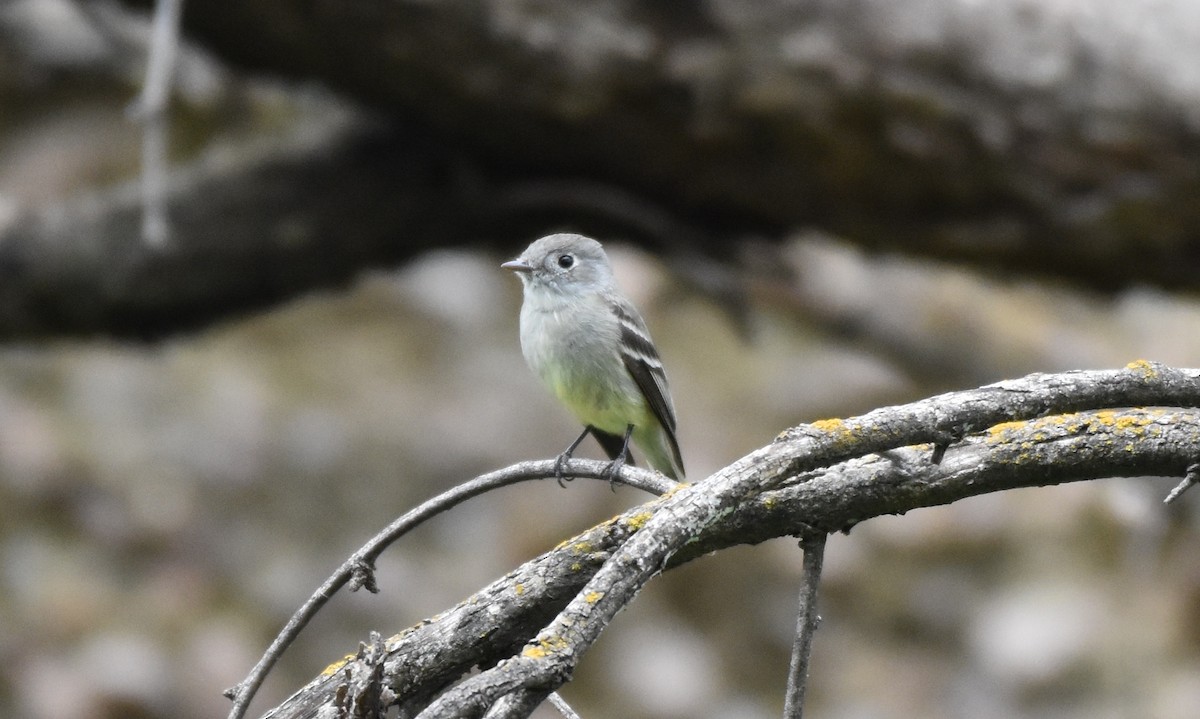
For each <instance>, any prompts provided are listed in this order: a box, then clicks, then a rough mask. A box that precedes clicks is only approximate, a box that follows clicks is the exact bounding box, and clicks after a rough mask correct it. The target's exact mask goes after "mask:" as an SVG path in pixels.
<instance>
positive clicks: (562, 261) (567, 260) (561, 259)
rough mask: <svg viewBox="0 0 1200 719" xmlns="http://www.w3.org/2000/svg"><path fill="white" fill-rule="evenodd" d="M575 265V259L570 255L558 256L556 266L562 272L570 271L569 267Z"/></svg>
mask: <svg viewBox="0 0 1200 719" xmlns="http://www.w3.org/2000/svg"><path fill="white" fill-rule="evenodd" d="M574 264H575V258H574V257H573V256H572V255H559V256H558V266H559V267H561V268H563V269H564V270H569V269H571V265H574Z"/></svg>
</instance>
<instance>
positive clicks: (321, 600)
mask: <svg viewBox="0 0 1200 719" xmlns="http://www.w3.org/2000/svg"><path fill="white" fill-rule="evenodd" d="M607 469H608V463H607V462H600V461H597V460H590V459H572V460H571V461H570V462H568V463H567V465H566V467H565V470H566V473H567V474H568V475H571V476H574V477H579V478H582V479H604V480H607V479H609V478H610V477H609V475H608V474H607V473H606V471H607ZM554 477H555V462H554V460H545V461H537V462H521V463H519V464H514V465H512V466H511V467H506V468H505V469H501V470H498V471H495V472H490V473H488V474H484V475H481V476H479V477H476V478H475V479H472V480H471V481H469V482H464V483H463V484H460V485H458V486H457V487H455V488H453V489H451V490H449V491H447V492H443V493H442V494H439V495H438V496H436V497H434V498H432V499H430V500H427V501H426V502H424V503H423V504H421V505H419V506H417V507H416V508H414V509H412V510H410V511H408V512H407V513H405V514H404V515H403V516H401V517H400V518H398V519H396V520H395V521H394V522H392V523H391V524H390V525H388V526H387V527H386V528H385V529H384V530H383V531H381V532H379V533H378V534H376V535H375V536H374V537H372V538H371V540H370V541H368V542H367V543H366V544H364V545H363V546H362V547H361V548H360V549H359V550H358V551H356V552H355V553H354V554H353V555H351V556H350V558H349V559H347V560H346V561H345V563H343V564H342V566H341V567H339V568H338V570H337V571H336V572H334V573H333V574H332V575H331V576H330V577H329V578H328V579H327V580H325V583H324V584H322V585H321V586H320V587H319V588H318V589H317V590H316V591H315V592H314V593H313V594H312V596H310V597H309V598H308V600H307V601H306V602H305V603H304V604H303V605H302V606H301V607H300V608H299V609H298V610H296V613H295V614H293V615H292V618H291V619H289V620H288V622H287V624H286V625H285V626H284V628H283V629H282V630H281V631H280V632H279V634H278V635H277V636H276V637H275V641H273V642H271V646H270V647H268V648H267V651H266V652H265V653H264V654H263V656H262V658H261V659H259V661H258V663H257V664H256V665H255V666H254V668H253V669H252V670H251V671H250V674H249V675H247V677H246V678H245V679H243V680H242V681H241V683H239V684H237V685H236V686H234V687H231V688H230V689H227V690H226V691H225V696H227V697H229V698H230V699H232V700H233V708H232V709H231V710H230V712H229V719H241V718H242V717H243V716H245V713H246V709H247V708H248V707H249V705H250V701H251V700H252V699H253V698H254V695H255V694H256V693H257V692H258V689H259V687H260V686H262V683H263V680H264V679H266V676H267V674H268V673H269V672H270V671H271V668H272V667H273V666H275V663H276V662H277V661H279V657H280V656H282V655H283V652H284V651H285V650H286V649H287V648H288V647H289V646H290V645H291V643H292V642H293V641H295V640H296V637H297V636H299V634H300V632H301V631H302V630H303V629H304V627H305V626H306V625H307V624H308V623H309V621H311V620H312V618H313V617H314V616H315V615H316V613H317V612H318V611H320V610H321V607H323V606H325V604H326V602H328V601H329V600H330V599H331V598H333V595H334V594H335V593H337V591H338V590H339V589H341V588H342V587H343V586H345V585H346V584H348V583H349V584H351V587H352V589H357V588H359V587H366V588H367V589H368V590H370V591H376V590H375V589H374V584H375V582H374V566H375V559H376V558H378V557H379V555H380V554H382V553H383V550H385V549H386V548H387V547H388V546H389V545H391V544H392V543H393V542H395V541H396V540H398V539H400V538H401V537H402V536H404V535H405V534H407V533H408V532H409V531H411V530H412V529H414V528H415V527H417V526H419V525H420V524H422V523H423V522H425V521H427V520H429V519H431V518H433V517H435V516H437V515H438V514H441V513H442V512H445V511H447V510H449V509H451V508H453V507H455V506H457V505H459V504H461V503H463V502H465V501H466V500H468V499H470V498H472V497H475V496H478V495H480V494H483V493H484V492H488V491H491V490H493V489H498V488H500V487H505V486H508V485H510V484H516V483H518V482H525V481H528V480H533V479H552V478H554ZM616 479H617V480H618V481H619V482H621V483H622V484H627V485H629V486H631V487H635V488H637V489H642V490H645V491H647V492H649V493H651V494H655V495H661V494H663V493H665V492H667V491H670V490H671V489H672V488H673V487H674V486H675V483H674V482H672V481H671V480H669V479H667V478H666V477H664V476H663V475H661V474H658V473H655V472H651V471H650V470H646V469H641V468H639V467H632V466H629V465H626V466H625V467H622V468H621V472H620V474H619V475H618V476H617V478H616Z"/></svg>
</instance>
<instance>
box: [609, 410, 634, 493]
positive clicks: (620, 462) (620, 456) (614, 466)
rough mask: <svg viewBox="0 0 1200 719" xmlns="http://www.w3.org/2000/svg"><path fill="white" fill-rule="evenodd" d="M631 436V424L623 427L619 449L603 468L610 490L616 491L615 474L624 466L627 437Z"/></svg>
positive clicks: (626, 456) (627, 456) (627, 452)
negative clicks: (605, 467) (606, 466)
mask: <svg viewBox="0 0 1200 719" xmlns="http://www.w3.org/2000/svg"><path fill="white" fill-rule="evenodd" d="M632 436H633V425H632V424H631V425H628V426H626V427H625V438H624V439H623V440H622V441H621V451H620V452H618V453H617V456H616V457H613V460H612V462H609V464H608V468H607V469H605V470H604V474H605V476H607V477H608V488H609V489H611V490H612V491H614V492H615V491H617V487H616V482H617V475H618V474H620V473H621V467H624V466H625V460H626V459H628V458H629V438H630V437H632Z"/></svg>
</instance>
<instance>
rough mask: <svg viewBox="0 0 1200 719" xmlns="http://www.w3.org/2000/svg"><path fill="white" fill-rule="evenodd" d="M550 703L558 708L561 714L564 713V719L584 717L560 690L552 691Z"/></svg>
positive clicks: (580, 718)
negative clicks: (572, 706)
mask: <svg viewBox="0 0 1200 719" xmlns="http://www.w3.org/2000/svg"><path fill="white" fill-rule="evenodd" d="M550 704H552V705H553V706H554V708H555V709H557V710H558V713H559V714H562V715H563V719H583V718H582V717H581V716H579V713H578V712H576V711H575V710H574V709H572V708H571V705H570V704H568V703H567V700H566V699H563V698H562V695H561V694H559V693H558V692H550Z"/></svg>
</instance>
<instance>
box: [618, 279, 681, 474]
mask: <svg viewBox="0 0 1200 719" xmlns="http://www.w3.org/2000/svg"><path fill="white" fill-rule="evenodd" d="M613 310H614V312H615V313H616V315H617V319H618V320H619V321H620V324H621V361H622V362H624V363H625V369H626V370H627V371H628V372H629V375H630V376H631V377H633V381H634V382H635V383H637V386H638V389H640V390H641V391H642V395H643V396H644V397H645V398H646V403H647V404H648V405H650V411H651V412H653V413H654V417H655V419H657V420H658V423H659V424H660V425H662V428H663V430H665V431H666V434H667V440H668V441H669V442H670V444H671V453H672V454H673V455H674V456H675V463H676V465H678V466H679V468H680V469H681V470H682V469H683V458H682V456H681V455H680V453H679V442H678V441H676V439H675V407H674V405H672V404H671V391H670V390H669V389H668V388H667V374H666V372H665V371H664V370H663V365H662V360H661V359H659V357H658V350H657V349H655V348H654V343H653V342H652V341H651V340H650V332H649V331H648V330H647V329H646V323H645V322H644V321H643V320H642V317H641V315H639V314H638V311H637V310H636V309H634V307H633V305H631V304H629V302H628V301H627V300H625V299H624V298H616V301H615V302H613Z"/></svg>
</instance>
